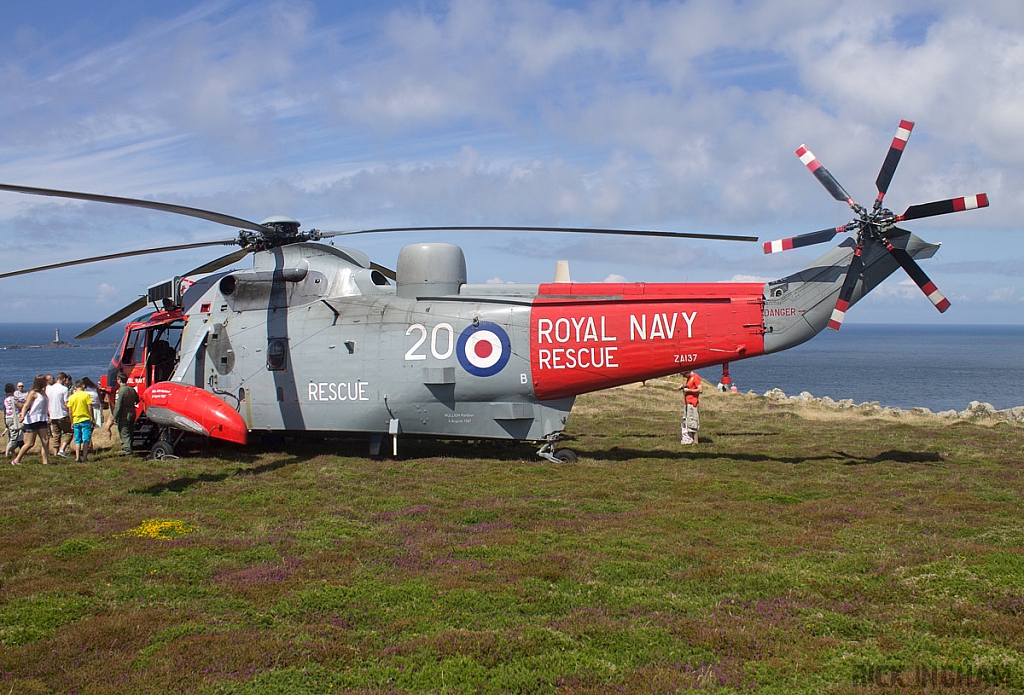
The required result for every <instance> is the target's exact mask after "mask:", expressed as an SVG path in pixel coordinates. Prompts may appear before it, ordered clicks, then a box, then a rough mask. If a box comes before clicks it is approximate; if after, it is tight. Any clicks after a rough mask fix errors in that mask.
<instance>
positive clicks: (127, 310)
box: [75, 296, 149, 340]
mask: <svg viewBox="0 0 1024 695" xmlns="http://www.w3.org/2000/svg"><path fill="white" fill-rule="evenodd" d="M148 303H149V300H148V299H147V298H146V297H145V296H142V297H139V298H138V299H136V300H135V301H134V302H132V303H131V304H129V305H128V306H126V307H122V308H120V309H118V310H117V311H115V312H114V313H113V314H111V315H110V316H108V317H107V318H105V319H103V320H102V321H100V322H99V323H97V324H96V325H94V326H91V327H89V328H87V329H85V330H84V331H82V332H81V333H79V334H78V335H76V336H75V340H82V339H83V338H91V337H93V336H94V335H97V334H98V333H102V332H103V331H105V330H107V329H108V328H110V327H111V326H113V325H114V324H115V323H120V322H121V321H123V320H125V319H126V318H128V317H129V316H131V315H132V314H134V313H135V312H136V311H139V310H140V309H143V308H144V307H145V306H146V304H148Z"/></svg>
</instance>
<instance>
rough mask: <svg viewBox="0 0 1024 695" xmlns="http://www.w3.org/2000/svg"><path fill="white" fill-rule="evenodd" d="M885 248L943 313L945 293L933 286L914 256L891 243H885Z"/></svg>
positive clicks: (945, 301)
mask: <svg viewBox="0 0 1024 695" xmlns="http://www.w3.org/2000/svg"><path fill="white" fill-rule="evenodd" d="M885 248H886V249H887V250H888V251H889V253H890V255H892V257H893V258H895V259H896V261H897V262H898V263H899V264H900V265H901V266H903V270H905V271H907V275H909V276H910V279H911V280H913V281H914V283H915V284H916V285H917V286H918V287H920V288H921V291H922V292H924V296H926V297H928V301H930V302H931V303H932V304H934V305H935V308H936V309H938V310H939V313H943V312H945V311H946V309H948V308H949V300H948V299H946V297H945V295H943V294H942V292H940V291H939V288H938V287H936V286H935V283H934V282H932V281H931V280H930V279H929V278H928V276H927V275H926V274H925V272H924V271H923V270H921V266H919V265H918V264H917V261H915V260H914V257H913V256H911V255H910V254H909V253H907V252H906V251H905V250H904V249H901V248H899V247H896V246H893V245H892V244H891V243H888V242H887V243H886V245H885Z"/></svg>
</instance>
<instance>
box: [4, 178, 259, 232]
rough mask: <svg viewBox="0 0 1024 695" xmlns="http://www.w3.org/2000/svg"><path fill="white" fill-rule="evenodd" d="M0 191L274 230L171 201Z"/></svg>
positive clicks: (29, 190)
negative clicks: (125, 206)
mask: <svg viewBox="0 0 1024 695" xmlns="http://www.w3.org/2000/svg"><path fill="white" fill-rule="evenodd" d="M0 191H11V192H13V193H26V194H28V195H47V196H52V197H54V198H70V199H72V200H90V201H92V202H94V203H111V204H113V205H131V206H132V207H137V208H148V209H149V210H159V211H161V212H171V213H174V214H176V215H186V216H188V217H197V218H199V219H201V220H208V221H210V222H217V223H219V224H223V225H227V226H228V227H240V228H242V229H248V230H251V231H253V232H266V233H273V231H274V230H272V229H271V228H269V227H264V226H263V225H261V224H256V223H255V222H250V221H249V220H243V219H242V218H241V217H234V216H232V215H225V214H223V213H220V212H212V211H210V210H201V209H200V208H190V207H188V206H186V205H172V204H171V203H160V202H157V201H154V200H139V199H138V198H119V197H117V196H111V195H97V194H95V193H78V192H77V191H59V190H56V189H54V188H33V187H32V186H14V185H11V184H6V183H0Z"/></svg>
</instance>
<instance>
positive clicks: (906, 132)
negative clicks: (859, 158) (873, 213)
mask: <svg viewBox="0 0 1024 695" xmlns="http://www.w3.org/2000/svg"><path fill="white" fill-rule="evenodd" d="M912 130H914V122H913V121H900V125H899V127H898V128H897V129H896V136H895V137H893V139H892V144H891V145H889V152H888V153H887V154H886V155H885V161H884V162H882V169H881V170H880V171H879V172H878V178H876V179H875V186H876V187H877V188H878V200H879V202H881V200H882V198H884V197H885V194H886V193H887V192H888V191H889V184H890V183H891V182H892V175H893V174H894V173H895V172H896V165H897V164H899V163H900V157H902V156H903V148H904V147H906V146H907V140H909V139H910V133H911V131H912Z"/></svg>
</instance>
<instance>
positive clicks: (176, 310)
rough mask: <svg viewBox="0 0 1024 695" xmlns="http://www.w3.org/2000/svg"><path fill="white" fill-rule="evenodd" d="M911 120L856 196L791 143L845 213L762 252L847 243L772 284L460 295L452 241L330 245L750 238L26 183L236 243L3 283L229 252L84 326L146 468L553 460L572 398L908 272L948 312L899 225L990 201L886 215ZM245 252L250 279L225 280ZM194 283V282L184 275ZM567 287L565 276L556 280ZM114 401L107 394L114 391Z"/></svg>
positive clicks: (654, 373)
mask: <svg viewBox="0 0 1024 695" xmlns="http://www.w3.org/2000/svg"><path fill="white" fill-rule="evenodd" d="M913 126H914V124H913V123H911V122H909V121H902V122H901V123H900V125H899V128H898V129H897V131H896V136H895V137H894V138H893V140H892V144H891V145H890V147H889V151H888V154H887V156H886V158H885V161H884V163H883V164H882V168H881V170H880V172H879V174H878V177H877V179H876V181H875V185H876V187H877V189H878V195H877V197H876V198H875V200H874V203H873V204H872V205H871V207H870V208H867V207H864V206H862V205H860V204H858V203H857V202H856V201H854V199H853V198H852V197H851V196H850V195H849V194H848V193H847V192H846V190H845V189H844V188H843V187H842V186H841V185H840V184H839V183H838V181H837V180H836V179H835V178H834V177H833V176H832V175H831V174H830V173H829V172H828V170H827V169H825V168H824V167H823V166H822V165H821V162H819V160H818V159H817V158H816V157H815V156H814V155H813V154H812V153H811V152H810V150H808V149H807V148H806V147H804V146H801V147H800V148H799V149H798V150H797V151H796V153H797V155H798V157H799V158H800V160H801V161H802V162H803V163H804V164H805V165H806V166H807V168H808V169H810V171H811V172H812V173H813V174H814V175H815V177H817V179H818V181H820V182H821V184H822V185H823V186H824V187H825V189H826V190H827V191H828V192H829V193H830V194H831V195H832V197H834V198H835V199H836V200H838V201H841V202H844V203H846V204H847V205H849V207H850V209H851V210H852V212H853V219H852V220H851V221H849V222H847V223H845V224H843V225H840V226H838V227H831V228H828V229H823V230H821V231H817V232H813V233H810V234H802V235H799V236H794V237H790V238H786V239H780V240H777V241H771V242H767V243H765V244H764V252H765V253H775V252H779V251H783V250H787V249H792V248H799V247H803V246H809V245H812V244H819V243H825V242H829V241H832V240H833V239H834V238H835V237H836V236H837V235H840V234H843V233H848V234H850V235H851V236H849V237H846V238H844V240H843V241H842V242H841V243H840V244H839V245H838V246H836V247H835V248H833V249H832V250H830V251H828V252H827V253H826V254H825V255H823V256H822V257H821V258H819V259H817V260H816V261H814V262H813V263H811V264H810V265H809V266H807V267H806V268H804V269H803V270H800V271H798V272H796V273H793V274H792V275H789V276H787V277H783V278H780V279H778V280H773V281H770V282H766V283H759V282H702V283H644V282H633V283H605V282H600V283H578V282H569V281H568V278H566V277H563V278H559V277H557V276H556V278H555V280H556V281H555V282H551V283H543V284H502V285H495V284H469V283H467V281H466V279H467V273H466V260H465V257H464V255H463V252H462V249H461V248H459V247H458V246H456V245H453V244H448V243H417V244H412V245H408V246H405V247H404V248H402V249H401V251H400V253H399V256H398V263H397V267H396V270H395V271H394V272H392V271H390V270H388V269H387V268H384V267H382V266H380V265H377V264H376V263H374V262H372V261H371V260H370V259H369V258H368V257H367V256H366V254H364V253H362V252H360V251H357V250H355V249H351V248H342V247H336V246H333V245H327V244H324V243H319V242H322V241H323V240H325V239H328V238H332V237H340V236H347V235H355V234H366V233H385V232H394V231H418V232H428V231H438V230H463V229H469V230H492V231H554V232H582V233H587V234H625V235H637V236H662V237H673V238H690V239H729V240H736V241H754V242H756V241H757V238H756V237H744V236H734V235H718V234H690V233H676V232H663V231H639V230H612V229H579V228H555V227H550V228H549V227H542V228H541V227H476V226H474V227H405V228H392V229H364V230H356V231H340V232H324V231H319V230H316V229H310V230H308V231H300V225H299V223H298V222H297V221H295V220H293V219H289V218H287V217H270V218H268V219H266V220H264V221H263V222H261V223H259V224H257V223H254V222H250V221H247V220H243V219H240V218H237V217H232V216H230V215H224V214H221V213H217V212H210V211H206V210H200V209H196V208H191V207H184V206H180V205H172V204H167V203H160V202H154V201H148V200H138V199H131V198H118V197H110V196H103V195H94V194H89V193H77V192H71V191H60V190H53V189H44V188H32V187H27V186H15V185H0V190H4V191H11V192H16V193H25V194H32V195H44V196H55V197H59V198H70V199H76V200H85V201H94V202H101V203H111V204H115V205H130V206H136V207H143V208H149V209H152V210H158V211H162V212H170V213H176V214H180V215H187V216H190V217H195V218H200V219H204V220H209V221H212V222H217V223H220V224H224V225H227V226H230V227H234V228H236V229H239V230H240V231H239V232H238V235H237V237H235V238H231V239H223V240H220V241H210V242H201V243H191V244H181V245H175V246H162V247H157V248H147V249H141V250H137V251H127V252H123V253H114V254H108V255H104V256H96V257H91V258H83V259H79V260H75V261H70V262H65V263H55V264H52V265H46V266H40V267H35V268H28V269H24V270H19V271H14V272H8V273H3V274H0V278H4V277H11V276H14V275H21V274H25V273H34V272H39V271H44V270H53V269H59V268H63V267H67V266H70V265H76V264H81V263H91V262H95V261H102V260H110V259H115V258H127V257H134V256H141V255H145V254H153V253H160V252H164V251H173V250H180V249H192V248H198V247H206V246H216V245H237V246H238V247H239V248H238V249H237V250H234V251H232V252H231V253H228V254H227V255H224V256H220V257H219V258H216V259H214V260H211V261H209V262H208V263H204V264H203V265H201V266H199V267H197V268H193V269H192V270H190V271H188V272H186V273H184V274H183V275H180V276H177V277H174V278H172V279H170V280H167V281H165V282H162V283H159V284H156V285H153V286H152V287H150V288H149V289H148V292H147V294H146V295H144V296H142V297H140V298H139V299H138V300H136V301H134V302H132V303H131V304H129V305H128V306H126V307H124V308H123V309H121V310H120V311H117V312H115V313H114V314H112V315H110V316H108V317H107V318H105V319H104V320H102V321H100V322H99V323H97V324H96V325H95V326H93V327H92V328H90V329H88V330H87V331H85V332H84V333H82V334H81V335H79V336H78V337H79V338H85V337H89V336H92V335H95V334H97V333H99V332H100V331H102V330H104V329H106V328H108V327H110V326H112V325H114V324H116V323H118V322H120V321H123V320H125V319H126V318H128V317H130V316H133V315H135V314H136V313H138V312H140V311H142V310H144V309H145V308H146V307H147V306H148V307H151V311H149V312H148V313H146V314H144V315H142V316H141V317H139V318H135V319H133V320H131V321H129V322H128V324H127V327H126V329H125V335H124V339H123V340H122V341H121V344H120V346H119V347H118V349H117V352H116V353H115V354H114V356H113V359H112V361H111V364H110V368H109V371H108V374H107V375H106V376H105V377H103V378H102V380H101V381H102V384H101V386H102V387H103V388H104V390H105V391H106V393H107V398H108V399H112V398H113V393H114V391H115V390H116V387H117V384H116V374H117V373H118V372H121V373H124V374H126V375H127V376H128V379H129V383H130V384H132V385H134V386H135V387H136V388H137V389H138V391H139V393H140V395H141V400H142V402H141V404H140V406H139V415H140V417H139V418H138V420H137V427H138V428H139V430H138V432H137V435H138V436H137V441H139V442H140V443H142V444H143V445H144V446H147V447H149V448H151V449H152V451H153V454H154V455H155V456H157V457H162V456H165V455H170V454H173V452H174V450H175V449H174V447H175V446H176V445H178V444H179V442H180V440H181V438H182V437H183V436H184V435H185V434H192V435H201V436H205V437H209V438H211V439H217V440H225V441H229V442H236V443H239V444H245V443H247V441H248V438H249V436H250V434H251V433H253V434H255V433H263V432H271V433H301V432H317V433H366V434H368V435H370V441H371V450H372V451H373V452H374V453H376V450H378V449H379V448H380V445H381V443H382V441H383V439H384V437H386V436H388V435H390V436H391V438H392V442H393V444H392V446H393V447H394V448H395V453H397V438H398V435H399V434H406V435H411V436H432V437H450V438H457V439H476V438H483V439H499V440H501V439H504V440H525V441H530V442H534V443H537V444H538V445H540V450H539V451H538V454H539V455H540V456H542V457H544V458H547V459H549V460H551V461H556V462H560V461H572V460H575V458H576V454H575V453H574V452H573V451H572V450H570V449H567V448H560V447H559V441H560V440H562V439H563V437H564V434H563V433H564V429H565V424H566V420H567V418H568V416H569V413H570V411H571V409H572V406H573V402H574V400H575V398H576V396H578V395H579V394H583V393H587V392H590V391H596V390H599V389H606V388H610V387H614V386H618V385H621V384H628V383H631V382H637V381H642V380H647V379H653V378H656V377H662V376H667V375H671V374H675V373H678V372H680V371H683V370H685V369H699V368H704V367H710V366H712V365H724V366H726V367H727V365H728V363H729V362H733V361H735V360H741V359H749V358H751V357H757V356H759V355H765V354H769V353H773V352H778V351H780V350H785V349H787V348H790V347H793V346H795V345H799V344H800V343H803V342H805V341H806V340H809V339H810V338H811V337H813V336H814V335H816V334H817V333H819V332H820V331H822V330H823V329H825V328H826V327H828V328H831V329H834V330H838V329H839V327H840V326H841V324H842V322H843V318H844V316H845V314H846V311H847V310H848V309H849V307H850V306H852V305H853V304H855V303H856V302H857V301H858V300H859V299H860V298H862V297H863V296H864V295H866V294H867V293H868V292H870V291H871V290H872V289H874V288H875V287H877V286H878V285H879V284H880V283H881V282H882V281H883V280H885V278H887V277H888V276H889V275H891V274H892V273H893V272H895V271H896V270H897V269H898V268H901V267H902V268H903V269H904V270H905V271H906V272H907V273H908V274H909V275H910V277H911V278H912V279H913V280H914V282H915V283H916V284H917V285H918V287H920V288H921V290H922V291H923V292H924V294H925V295H926V296H927V297H928V299H929V300H931V302H932V303H933V304H934V305H935V307H936V308H937V309H938V310H939V311H940V312H941V311H945V310H946V309H947V308H948V307H949V301H948V300H947V299H946V298H945V297H944V296H943V295H942V293H941V292H939V290H938V289H937V288H936V287H935V285H934V284H933V283H932V282H931V281H930V280H929V278H928V276H927V275H926V274H925V273H924V271H923V270H921V267H920V266H919V265H918V264H917V260H919V259H923V258H930V257H931V256H932V255H934V253H935V252H936V250H937V249H938V246H939V245H938V244H931V243H928V242H925V241H923V240H922V239H920V238H918V237H917V236H915V235H913V234H911V233H910V232H908V231H906V230H904V229H902V228H900V227H899V226H897V225H898V224H899V223H901V222H904V221H910V220H915V219H920V218H924V217H932V216H935V215H943V214H947V213H951V212H957V211H960V210H969V209H973V208H979V207H985V206H987V205H988V198H987V196H986V195H985V194H978V195H973V196H966V197H961V198H952V199H948V200H942V201H937V202H932V203H926V204H923V205H912V206H910V207H908V208H907V209H906V211H904V212H903V214H895V213H893V212H892V211H891V210H889V209H887V208H885V207H884V206H883V199H884V197H885V194H886V191H887V190H888V188H889V183H890V181H891V180H892V176H893V173H894V172H895V170H896V166H897V164H898V162H899V160H900V157H901V155H902V153H903V149H904V146H905V145H906V143H907V140H908V138H909V137H910V133H911V130H912V129H913ZM249 254H252V257H253V265H252V268H251V269H245V270H224V268H227V267H229V266H231V265H233V264H235V263H236V262H238V261H240V260H241V259H243V258H244V257H245V256H247V255H249ZM197 276H202V277H199V278H198V279H195V278H196V277H197ZM560 280H561V281H560ZM111 402H112V400H111Z"/></svg>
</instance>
